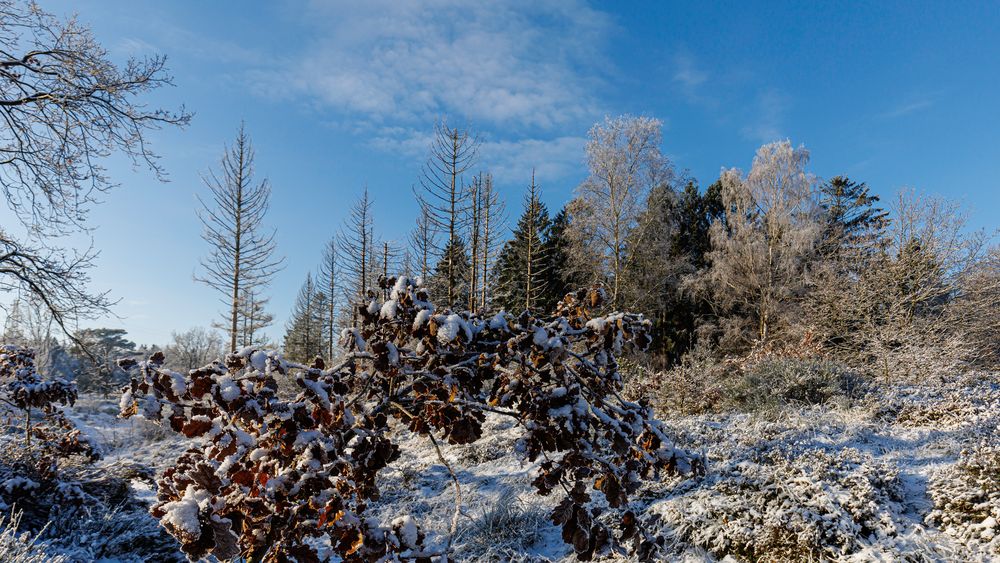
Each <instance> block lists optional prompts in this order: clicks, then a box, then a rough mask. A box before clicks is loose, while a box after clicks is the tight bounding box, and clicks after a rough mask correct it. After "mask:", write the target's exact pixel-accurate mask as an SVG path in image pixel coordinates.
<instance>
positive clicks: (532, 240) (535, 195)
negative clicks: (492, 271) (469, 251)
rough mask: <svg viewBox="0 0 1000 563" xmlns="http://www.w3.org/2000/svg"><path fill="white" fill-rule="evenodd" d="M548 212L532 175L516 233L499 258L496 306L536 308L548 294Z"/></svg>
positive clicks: (539, 306) (509, 309) (523, 309)
mask: <svg viewBox="0 0 1000 563" xmlns="http://www.w3.org/2000/svg"><path fill="white" fill-rule="evenodd" d="M549 223H550V221H549V212H548V209H547V208H546V207H545V204H544V203H542V201H541V199H540V198H539V192H538V186H537V185H536V184H535V181H534V174H532V180H531V185H530V186H529V187H528V193H527V194H525V197H524V211H523V212H522V213H521V217H520V219H518V220H517V227H516V228H515V229H514V236H513V237H512V238H511V239H510V240H509V241H507V243H506V244H505V245H504V247H503V249H502V250H501V251H500V256H499V258H498V259H497V265H496V278H497V288H496V292H495V299H496V302H497V305H499V306H500V307H502V308H504V309H506V310H508V311H512V312H521V311H525V310H528V311H537V310H538V309H539V308H541V307H542V305H543V301H544V300H545V297H546V296H547V290H548V288H547V286H548V282H549V281H550V277H551V273H550V271H549V266H550V263H549V261H548V260H547V259H546V256H545V250H546V248H545V242H546V239H547V237H548V230H549Z"/></svg>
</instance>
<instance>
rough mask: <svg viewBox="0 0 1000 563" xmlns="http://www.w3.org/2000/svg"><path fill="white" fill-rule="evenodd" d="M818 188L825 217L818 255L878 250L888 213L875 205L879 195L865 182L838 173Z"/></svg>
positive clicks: (841, 255)
mask: <svg viewBox="0 0 1000 563" xmlns="http://www.w3.org/2000/svg"><path fill="white" fill-rule="evenodd" d="M819 191H820V208H821V209H822V211H823V220H824V225H823V232H822V235H821V238H820V248H819V251H820V255H821V256H824V257H826V258H848V259H851V258H855V259H856V258H863V255H865V254H870V253H871V252H872V251H874V250H877V248H878V246H879V244H880V242H881V240H882V238H883V234H884V231H885V228H886V227H887V226H888V224H889V220H888V216H889V214H888V213H887V212H886V211H884V210H883V209H881V208H879V207H877V204H878V201H879V198H878V196H877V195H872V194H870V193H869V191H868V185H867V184H865V183H864V182H861V183H858V182H854V181H852V180H851V179H850V178H847V177H845V176H837V177H835V178H833V179H831V180H830V181H829V182H825V183H824V184H822V185H821V186H820V188H819ZM844 254H847V255H848V256H844ZM852 261H855V260H852Z"/></svg>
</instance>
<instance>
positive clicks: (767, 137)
mask: <svg viewBox="0 0 1000 563" xmlns="http://www.w3.org/2000/svg"><path fill="white" fill-rule="evenodd" d="M788 103H789V100H788V97H787V96H785V95H784V94H782V93H781V92H779V91H778V90H776V89H774V88H768V89H765V90H762V91H761V92H759V93H758V94H757V99H756V103H755V107H754V114H753V115H752V116H751V117H750V123H749V124H747V125H746V126H744V127H743V130H742V133H743V136H745V137H747V138H748V139H750V140H752V141H759V142H761V143H770V142H772V141H777V140H779V139H781V138H783V135H782V127H783V125H782V123H783V121H784V116H785V109H786V106H787V105H788Z"/></svg>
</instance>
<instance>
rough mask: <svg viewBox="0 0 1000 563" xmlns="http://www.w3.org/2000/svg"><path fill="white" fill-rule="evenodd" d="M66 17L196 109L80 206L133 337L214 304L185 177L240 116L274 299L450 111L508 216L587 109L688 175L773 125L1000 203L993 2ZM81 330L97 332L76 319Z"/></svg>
mask: <svg viewBox="0 0 1000 563" xmlns="http://www.w3.org/2000/svg"><path fill="white" fill-rule="evenodd" d="M41 3H42V6H43V7H44V8H46V9H48V10H51V11H55V12H57V13H60V14H69V13H72V12H78V13H79V16H80V19H81V20H82V21H84V22H85V23H87V24H89V25H91V26H92V27H93V29H94V31H95V33H96V36H97V37H98V39H99V40H100V41H101V42H102V43H103V44H104V45H105V46H106V47H107V48H108V50H109V51H110V52H111V54H112V56H113V57H114V58H116V59H124V58H125V57H127V56H129V55H138V56H141V55H145V54H152V53H164V54H166V55H167V56H168V57H169V66H170V69H171V71H172V73H173V75H174V77H175V82H176V87H174V88H167V89H163V90H161V91H158V92H156V93H155V95H154V96H152V98H151V99H150V102H151V103H155V104H161V105H165V106H176V105H178V104H179V103H181V102H183V103H184V104H186V106H187V107H188V109H190V110H192V111H194V112H195V113H196V115H195V118H194V121H193V123H192V124H191V126H190V127H189V128H187V129H186V130H184V131H165V132H160V133H157V134H155V135H154V136H153V141H154V148H155V150H157V151H158V152H159V154H160V155H161V156H162V158H163V164H164V166H165V167H166V169H167V170H168V172H169V174H170V177H171V181H170V182H169V183H166V184H161V183H158V182H156V181H155V179H154V178H153V177H152V175H151V174H149V173H148V172H146V171H143V170H138V171H133V170H132V169H131V167H130V166H128V165H127V163H123V162H120V161H117V160H113V161H111V162H110V163H109V164H110V169H111V171H112V175H113V177H114V178H115V179H116V180H117V181H118V182H119V183H120V184H121V187H120V188H119V189H117V190H115V191H114V192H112V193H111V194H110V195H109V196H108V197H107V201H106V202H105V203H104V204H103V205H101V206H99V207H98V208H96V209H95V210H94V211H93V213H92V216H91V217H92V221H93V224H94V225H97V226H98V227H99V228H98V229H97V231H96V232H95V234H94V238H95V243H96V245H97V246H98V247H99V248H101V249H102V255H101V258H100V260H99V265H98V268H97V269H96V270H95V271H94V272H93V281H94V287H95V289H110V290H112V292H113V295H114V296H116V297H118V298H120V300H121V301H120V303H119V305H118V306H117V308H116V313H117V315H118V316H119V318H113V319H104V320H101V321H100V322H98V323H96V324H99V325H105V326H121V327H124V328H126V329H127V330H128V331H129V333H130V334H131V336H132V338H133V339H134V340H136V341H137V342H142V343H154V342H165V341H166V340H167V339H168V338H169V334H170V332H171V331H172V330H184V329H186V328H189V327H192V326H198V325H202V326H203V325H207V324H208V323H209V322H210V321H211V320H212V319H214V318H215V317H216V315H217V314H218V312H219V310H220V309H221V306H220V304H219V303H218V301H217V298H216V296H215V295H214V294H213V293H212V291H211V290H210V289H209V288H207V287H205V286H202V285H198V284H196V283H195V282H193V281H192V274H193V272H194V271H195V269H196V266H197V263H198V260H199V258H200V257H201V256H202V255H204V254H205V253H206V252H207V250H208V249H207V246H206V244H205V243H203V242H202V241H201V239H200V237H199V234H200V225H199V223H198V220H197V218H196V216H195V209H196V200H195V196H196V194H204V193H205V188H204V186H203V184H202V182H201V180H200V175H201V174H202V173H204V172H205V171H207V170H208V169H209V168H210V167H212V166H214V165H215V164H216V163H217V161H218V159H219V157H220V154H221V151H222V148H223V145H224V144H225V143H227V142H229V141H230V140H231V139H232V137H233V136H234V134H235V132H236V129H237V127H238V125H239V122H240V120H241V119H245V120H246V123H247V128H248V130H249V131H250V133H251V134H252V136H253V139H254V141H255V144H256V149H257V170H258V173H259V174H261V175H262V176H267V177H268V178H269V179H270V181H271V183H272V186H273V207H272V214H271V218H270V222H271V224H272V225H274V226H275V227H277V229H278V244H279V250H280V252H281V253H282V254H283V255H285V256H286V257H287V261H286V268H285V269H284V270H283V271H282V272H281V273H280V274H279V275H278V276H277V278H276V279H275V281H274V283H273V286H272V290H271V294H272V309H273V312H274V313H275V314H276V315H277V319H278V321H277V323H276V325H275V327H273V328H272V329H271V331H270V332H271V334H272V336H273V337H274V338H276V339H278V338H280V337H281V335H282V334H283V326H284V321H285V319H286V316H287V311H288V310H289V309H290V308H291V304H292V301H293V299H294V295H295V292H296V291H297V289H298V286H299V284H300V283H301V282H302V280H303V279H304V277H305V275H306V272H308V271H309V270H311V269H313V268H314V267H315V265H316V263H317V262H318V257H319V255H320V252H321V249H322V246H323V244H324V243H325V241H326V240H327V239H328V238H329V237H330V236H331V235H332V234H334V233H335V232H336V230H337V229H338V227H339V225H340V224H341V221H342V220H343V218H344V216H345V214H346V212H347V209H348V208H349V206H350V203H351V202H352V201H353V200H354V198H355V197H356V196H357V194H358V192H359V191H360V190H361V188H362V187H363V186H364V185H366V184H367V185H368V187H369V188H370V190H371V193H372V195H373V196H374V198H375V202H376V204H375V209H376V223H377V225H376V228H377V230H378V231H379V232H380V234H381V235H382V236H383V237H385V238H388V239H395V240H403V239H404V237H405V233H406V232H407V231H408V230H409V228H410V226H411V224H412V220H413V217H414V215H415V207H416V206H415V204H414V202H413V200H412V197H411V191H410V189H411V185H412V184H414V183H415V182H416V181H417V178H418V173H419V168H420V165H421V162H422V161H423V159H424V158H425V156H426V151H427V144H428V135H429V133H430V131H431V129H432V125H433V122H434V119H435V118H436V117H438V116H441V115H448V116H450V117H451V121H452V122H460V123H468V124H470V125H471V126H472V127H473V128H474V129H476V130H478V131H479V132H480V133H481V135H482V137H483V139H484V145H483V148H482V158H481V163H480V164H481V167H482V168H483V169H487V170H491V171H493V172H494V175H495V176H496V177H497V179H498V182H499V184H500V186H501V188H502V189H503V190H504V193H505V195H506V199H507V202H508V206H509V207H510V208H512V212H513V214H514V215H516V214H517V212H518V211H519V209H518V208H519V205H520V196H521V190H522V189H523V186H524V185H525V183H526V182H527V181H528V180H529V177H530V171H531V169H532V167H535V168H537V170H538V179H539V181H540V183H541V185H542V188H543V190H544V194H545V199H546V201H547V202H548V204H549V205H550V207H552V208H557V207H559V206H561V205H562V203H564V202H565V201H566V200H567V199H568V198H569V197H570V195H571V193H572V190H573V188H574V186H576V185H577V184H578V183H579V182H580V180H581V179H582V178H583V176H584V174H585V170H584V164H583V145H584V142H585V136H586V133H587V130H588V129H589V127H590V126H591V125H592V124H593V123H594V122H596V121H598V120H599V119H601V118H602V117H603V116H604V115H606V114H610V115H615V114H620V113H633V114H644V115H651V116H655V117H658V118H660V119H662V120H663V122H664V135H663V137H664V144H663V150H664V152H665V153H667V154H669V155H671V157H672V158H673V160H674V162H675V164H676V165H677V167H678V168H680V169H686V170H688V171H689V173H690V175H691V176H692V177H694V178H695V179H697V180H698V181H699V182H700V183H701V185H702V186H705V185H707V184H709V183H711V182H712V181H713V180H714V179H715V178H716V177H717V176H718V174H719V171H720V170H721V169H722V168H724V167H725V168H728V167H734V166H735V167H741V168H747V167H749V164H750V160H751V158H752V156H753V153H754V151H755V149H756V148H757V147H758V146H759V145H761V144H763V143H766V142H769V141H773V140H778V139H785V138H788V139H791V141H792V142H793V143H795V144H800V143H801V144H804V145H805V146H806V147H807V148H809V149H810V151H811V152H812V165H811V168H812V171H813V172H814V173H815V174H817V175H819V176H820V177H831V176H833V175H837V174H847V175H849V176H851V177H852V178H855V179H857V180H862V181H865V182H867V183H868V184H869V185H870V186H871V187H872V188H873V189H874V190H875V191H876V192H877V193H879V194H881V195H883V196H884V198H887V199H888V198H891V196H892V194H894V193H895V192H896V191H897V190H898V189H899V188H901V187H904V186H907V187H914V188H917V189H921V190H925V191H928V192H932V193H938V194H942V195H946V196H949V197H954V198H957V199H960V200H962V201H963V202H964V203H965V204H966V205H967V206H968V207H969V209H970V211H971V222H972V224H973V225H974V226H976V227H995V226H997V221H996V217H997V215H996V211H995V210H996V209H998V206H1000V179H998V178H1000V174H998V172H1000V170H998V168H1000V143H998V142H997V135H998V131H1000V96H998V94H997V92H998V90H1000V63H998V62H997V61H998V60H1000V39H998V36H997V34H996V31H995V30H996V29H1000V9H998V6H997V5H996V4H995V3H987V2H983V3H965V2H955V3H943V2H939V3H919V2H898V3H892V2H879V3H871V4H866V3H860V2H852V3H843V4H842V5H837V3H827V4H824V5H823V6H819V7H817V6H812V5H807V4H811V3H801V2H789V3H784V4H783V3H778V2H761V3H755V2H731V3H729V2H727V3H715V4H711V5H709V3H703V2H698V3H695V2H683V3H682V2H658V3H638V2H635V3H632V2H607V3H596V4H588V3H585V2H582V1H565V2H556V1H550V0H533V1H523V2H519V1H515V2H497V1H491V0H483V1H479V2H474V3H467V2H459V1H457V0H435V1H430V2H425V3H420V4H419V5H418V4H417V3H415V2H402V1H400V2H392V1H381V0H378V1H368V2H321V1H315V2H290V1H277V2H259V3H249V2H194V1H190V2H183V1H171V2H162V1H148V0H128V1H124V0H108V1H104V2H69V1H59V2H53V1H44V0H42V1H41ZM91 324H94V323H91Z"/></svg>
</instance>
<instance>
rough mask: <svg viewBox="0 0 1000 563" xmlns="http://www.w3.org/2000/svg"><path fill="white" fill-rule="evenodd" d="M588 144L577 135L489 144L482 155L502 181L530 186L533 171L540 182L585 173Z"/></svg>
mask: <svg viewBox="0 0 1000 563" xmlns="http://www.w3.org/2000/svg"><path fill="white" fill-rule="evenodd" d="M586 144H587V139H586V138H584V137H575V136H564V137H557V138H554V139H546V140H542V139H523V140H519V141H496V142H486V143H483V146H482V149H481V155H482V159H483V161H484V163H485V164H487V166H488V169H489V170H490V171H491V172H492V173H493V176H494V177H495V178H496V179H497V181H498V182H500V183H504V184H524V185H527V184H528V182H529V181H530V180H531V171H532V169H534V171H535V180H536V181H538V182H546V181H550V180H557V179H560V178H564V177H566V176H567V175H568V174H571V173H573V172H579V171H581V170H584V146H585V145H586Z"/></svg>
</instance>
